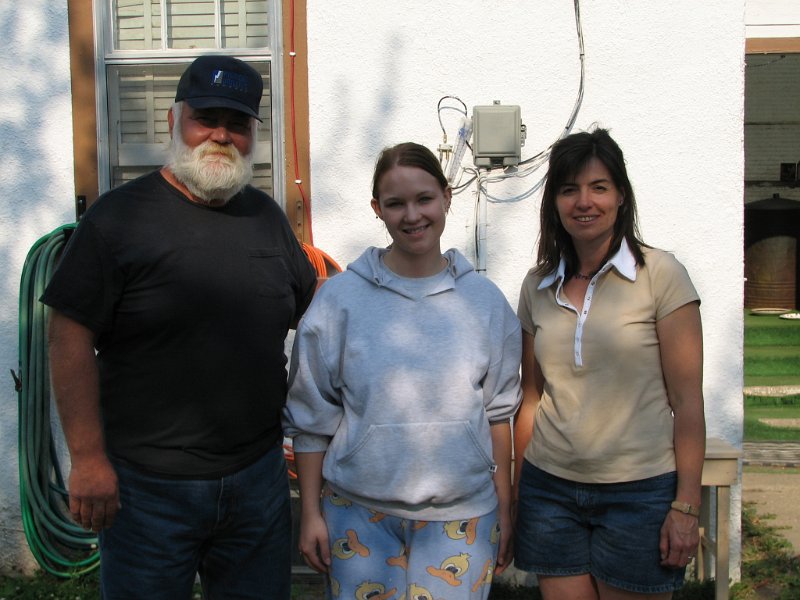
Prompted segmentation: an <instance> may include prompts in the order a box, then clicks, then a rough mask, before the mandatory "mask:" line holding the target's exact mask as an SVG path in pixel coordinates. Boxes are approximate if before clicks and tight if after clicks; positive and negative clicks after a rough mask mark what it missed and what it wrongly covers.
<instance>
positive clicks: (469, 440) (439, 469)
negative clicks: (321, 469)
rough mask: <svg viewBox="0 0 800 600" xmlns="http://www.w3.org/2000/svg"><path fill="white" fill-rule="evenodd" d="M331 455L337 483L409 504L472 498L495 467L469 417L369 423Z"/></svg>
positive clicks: (329, 466) (330, 474)
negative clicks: (352, 441) (349, 443)
mask: <svg viewBox="0 0 800 600" xmlns="http://www.w3.org/2000/svg"><path fill="white" fill-rule="evenodd" d="M335 442H336V440H334V443H333V446H335V445H336V443H335ZM343 450H346V449H343ZM330 454H332V455H329V456H328V457H327V459H330V460H327V459H326V478H327V479H329V480H330V481H332V482H333V483H334V484H336V485H339V486H340V487H341V488H342V489H345V490H349V491H351V492H353V493H354V494H358V495H360V496H364V497H366V498H372V499H374V500H380V501H384V502H386V501H399V502H403V503H405V504H409V505H417V504H446V503H449V502H454V501H456V500H459V499H461V498H467V497H469V496H472V495H473V494H475V493H476V492H478V491H479V490H481V489H483V487H484V486H486V485H491V480H492V473H493V471H494V462H493V461H492V458H491V456H490V455H489V454H488V453H487V452H486V450H485V449H484V447H483V445H482V444H481V443H480V441H479V439H478V436H477V435H476V433H475V431H474V429H473V427H472V425H470V423H469V422H468V421H454V422H443V423H404V424H386V425H370V426H369V429H368V430H367V432H366V434H365V435H364V436H363V437H362V438H361V439H360V440H359V441H358V442H357V443H356V445H355V446H353V447H351V448H350V449H349V450H348V451H346V452H344V453H342V454H341V455H339V456H337V452H333V453H330Z"/></svg>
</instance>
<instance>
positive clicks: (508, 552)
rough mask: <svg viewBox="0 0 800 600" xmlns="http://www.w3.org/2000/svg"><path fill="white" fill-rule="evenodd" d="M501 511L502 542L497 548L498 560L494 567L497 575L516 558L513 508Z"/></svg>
mask: <svg viewBox="0 0 800 600" xmlns="http://www.w3.org/2000/svg"><path fill="white" fill-rule="evenodd" d="M499 513H500V514H499V523H500V542H499V546H498V548H497V562H496V563H495V567H494V573H495V575H500V573H502V572H503V571H505V570H506V568H508V565H510V564H511V561H512V560H513V558H514V543H513V541H514V525H513V522H512V517H511V510H510V509H508V510H500V511H499Z"/></svg>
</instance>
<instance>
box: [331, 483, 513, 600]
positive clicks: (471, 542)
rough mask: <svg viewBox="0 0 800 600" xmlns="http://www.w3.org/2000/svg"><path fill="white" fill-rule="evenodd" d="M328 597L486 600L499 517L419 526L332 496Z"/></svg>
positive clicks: (419, 523) (430, 523)
mask: <svg viewBox="0 0 800 600" xmlns="http://www.w3.org/2000/svg"><path fill="white" fill-rule="evenodd" d="M322 509H323V514H324V516H325V521H326V522H327V525H328V536H329V539H330V544H331V570H330V580H329V582H328V583H329V594H330V597H331V598H334V599H346V600H486V598H487V597H488V596H489V587H490V585H491V582H492V573H493V571H494V564H495V560H496V559H497V549H498V537H499V524H498V520H497V514H496V512H491V513H489V514H487V515H483V516H481V517H474V518H471V519H462V520H457V521H413V520H409V519H401V518H399V517H393V516H390V515H386V514H383V513H378V512H375V511H373V510H370V509H368V508H366V507H364V506H362V505H360V504H356V503H355V502H352V501H351V500H348V499H346V498H343V497H342V496H338V495H336V494H332V493H331V492H330V491H329V490H326V492H325V494H324V496H323V503H322Z"/></svg>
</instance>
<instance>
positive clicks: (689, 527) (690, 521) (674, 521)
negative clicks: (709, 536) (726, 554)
mask: <svg viewBox="0 0 800 600" xmlns="http://www.w3.org/2000/svg"><path fill="white" fill-rule="evenodd" d="M699 545H700V526H699V523H698V520H697V517H693V516H692V515H685V514H683V513H681V512H678V511H675V510H670V511H669V512H668V513H667V518H666V519H664V524H663V525H662V526H661V539H660V541H659V544H658V549H659V550H660V552H661V566H663V567H672V568H675V569H678V568H682V567H685V566H686V565H688V564H689V563H690V562H691V561H692V559H693V558H694V557H695V554H696V553H697V549H698V547H699Z"/></svg>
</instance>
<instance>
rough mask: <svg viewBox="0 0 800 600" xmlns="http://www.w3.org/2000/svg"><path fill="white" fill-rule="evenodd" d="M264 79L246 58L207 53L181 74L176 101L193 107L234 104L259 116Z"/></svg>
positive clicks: (246, 111) (229, 106) (215, 106)
mask: <svg viewBox="0 0 800 600" xmlns="http://www.w3.org/2000/svg"><path fill="white" fill-rule="evenodd" d="M263 90H264V83H263V81H262V80H261V75H260V74H259V73H258V71H256V70H255V69H254V68H253V67H251V66H250V65H248V64H247V63H246V62H243V61H241V60H239V59H238V58H233V57H232V56H219V55H215V54H205V55H203V56H200V57H198V58H196V59H195V60H194V62H192V64H190V65H189V66H188V67H187V69H186V70H185V71H184V72H183V75H181V80H180V81H179V82H178V90H177V92H176V93H175V102H180V101H182V100H183V101H185V102H187V103H188V104H189V106H191V107H192V108H232V109H233V110H238V111H239V112H243V113H245V114H246V115H250V116H251V117H254V118H256V119H258V120H259V121H260V120H261V118H260V117H259V116H258V106H259V104H261V94H262V92H263Z"/></svg>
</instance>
